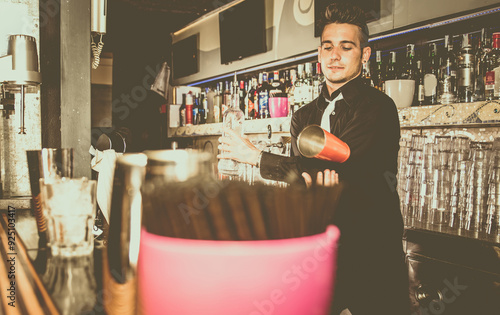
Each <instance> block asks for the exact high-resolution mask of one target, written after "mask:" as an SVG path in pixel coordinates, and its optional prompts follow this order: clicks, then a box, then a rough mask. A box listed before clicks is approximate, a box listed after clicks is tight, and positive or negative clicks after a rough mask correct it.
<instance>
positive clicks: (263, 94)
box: [257, 72, 269, 119]
mask: <svg viewBox="0 0 500 315" xmlns="http://www.w3.org/2000/svg"><path fill="white" fill-rule="evenodd" d="M257 95H258V99H259V114H258V118H259V119H264V118H269V83H268V82H267V73H265V72H264V73H261V74H259V87H258V88H257Z"/></svg>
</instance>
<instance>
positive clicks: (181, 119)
mask: <svg viewBox="0 0 500 315" xmlns="http://www.w3.org/2000/svg"><path fill="white" fill-rule="evenodd" d="M179 124H180V125H181V126H186V93H182V104H181V108H180V110H179Z"/></svg>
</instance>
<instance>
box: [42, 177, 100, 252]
mask: <svg viewBox="0 0 500 315" xmlns="http://www.w3.org/2000/svg"><path fill="white" fill-rule="evenodd" d="M40 190H41V195H42V201H43V211H44V214H45V217H46V219H47V231H48V233H49V244H48V245H49V247H50V248H51V252H52V255H53V256H59V255H60V256H64V257H72V256H81V255H88V254H90V253H92V251H93V249H94V238H93V235H92V227H93V225H94V217H95V212H96V181H95V180H89V179H87V178H85V177H82V178H73V179H71V178H67V177H62V178H49V179H43V178H42V179H40Z"/></svg>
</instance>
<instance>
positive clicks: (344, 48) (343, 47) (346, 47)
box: [342, 46, 352, 51]
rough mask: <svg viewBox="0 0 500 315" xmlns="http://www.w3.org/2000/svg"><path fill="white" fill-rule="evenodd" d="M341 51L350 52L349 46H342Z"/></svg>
mask: <svg viewBox="0 0 500 315" xmlns="http://www.w3.org/2000/svg"><path fill="white" fill-rule="evenodd" d="M342 49H343V50H346V51H347V50H351V49H352V47H351V46H342Z"/></svg>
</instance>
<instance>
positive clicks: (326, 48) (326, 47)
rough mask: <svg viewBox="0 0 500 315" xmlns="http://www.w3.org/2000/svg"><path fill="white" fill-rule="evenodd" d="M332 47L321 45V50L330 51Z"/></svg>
mask: <svg viewBox="0 0 500 315" xmlns="http://www.w3.org/2000/svg"><path fill="white" fill-rule="evenodd" d="M332 49H333V46H323V50H326V51H330V50H332Z"/></svg>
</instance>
